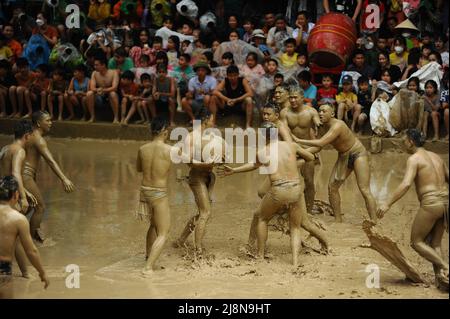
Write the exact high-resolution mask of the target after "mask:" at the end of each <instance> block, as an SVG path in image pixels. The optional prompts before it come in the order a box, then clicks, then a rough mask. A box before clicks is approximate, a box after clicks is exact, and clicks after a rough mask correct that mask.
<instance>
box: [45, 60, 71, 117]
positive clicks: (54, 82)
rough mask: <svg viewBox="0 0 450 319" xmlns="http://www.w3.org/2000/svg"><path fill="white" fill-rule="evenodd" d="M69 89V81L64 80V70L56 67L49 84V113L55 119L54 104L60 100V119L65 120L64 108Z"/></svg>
mask: <svg viewBox="0 0 450 319" xmlns="http://www.w3.org/2000/svg"><path fill="white" fill-rule="evenodd" d="M66 90H67V82H66V81H65V80H64V70H62V69H59V68H58V69H55V70H54V71H53V73H52V78H51V80H50V84H49V86H48V101H47V106H48V113H49V114H50V117H51V118H52V119H54V116H53V104H54V102H55V101H58V121H62V120H63V110H64V94H65V93H66Z"/></svg>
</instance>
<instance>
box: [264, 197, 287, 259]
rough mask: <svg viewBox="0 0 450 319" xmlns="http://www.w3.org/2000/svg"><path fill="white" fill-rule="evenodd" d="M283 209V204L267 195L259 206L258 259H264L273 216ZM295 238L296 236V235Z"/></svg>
mask: <svg viewBox="0 0 450 319" xmlns="http://www.w3.org/2000/svg"><path fill="white" fill-rule="evenodd" d="M280 208H281V204H280V203H279V202H276V201H274V200H273V199H272V198H271V197H270V196H267V195H265V196H264V198H263V199H262V201H261V203H260V205H259V211H260V214H259V217H258V224H257V227H256V236H257V244H258V245H257V257H258V258H264V252H265V249H266V241H267V235H268V234H267V233H268V227H267V224H268V223H269V221H270V220H271V219H272V217H273V215H274V214H275V213H276V212H277V211H278V210H279V209H280ZM294 236H295V235H294Z"/></svg>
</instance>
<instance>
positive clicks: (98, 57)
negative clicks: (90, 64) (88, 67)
mask: <svg viewBox="0 0 450 319" xmlns="http://www.w3.org/2000/svg"><path fill="white" fill-rule="evenodd" d="M94 61H98V62H100V64H101V65H106V64H107V63H108V61H107V60H106V56H104V55H103V54H102V55H95V58H94Z"/></svg>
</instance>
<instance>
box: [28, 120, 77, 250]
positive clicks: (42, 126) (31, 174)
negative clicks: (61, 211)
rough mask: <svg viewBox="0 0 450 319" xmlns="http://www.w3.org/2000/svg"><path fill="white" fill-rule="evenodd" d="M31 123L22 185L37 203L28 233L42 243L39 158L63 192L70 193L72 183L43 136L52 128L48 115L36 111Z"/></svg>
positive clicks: (72, 186) (42, 200) (42, 211)
mask: <svg viewBox="0 0 450 319" xmlns="http://www.w3.org/2000/svg"><path fill="white" fill-rule="evenodd" d="M31 119H32V122H33V134H32V135H31V137H30V139H29V141H28V143H27V145H26V146H25V152H26V157H25V164H24V167H23V171H22V178H23V185H24V186H25V189H27V190H28V191H29V192H30V193H31V194H32V195H33V196H34V197H35V198H36V201H37V204H36V207H35V208H34V212H33V215H32V216H31V219H30V231H31V236H32V237H33V239H35V240H37V241H39V242H43V241H44V239H45V237H44V234H43V232H42V230H41V228H40V227H41V221H42V217H43V216H44V211H45V204H44V199H43V197H42V195H41V192H40V190H39V187H38V186H37V184H36V173H37V169H38V167H39V161H40V159H41V157H43V158H44V159H45V161H46V162H47V164H48V165H49V166H50V168H51V169H52V170H53V172H55V174H56V175H57V176H58V177H59V179H60V180H61V181H62V183H63V186H64V190H65V191H66V192H67V193H70V192H72V191H73V190H74V185H73V184H72V182H71V181H70V180H69V179H68V178H67V177H66V176H65V175H64V174H63V172H62V171H61V168H60V167H59V165H58V164H57V163H56V161H55V160H54V158H53V155H52V153H51V152H50V150H49V149H48V146H47V142H46V141H45V139H44V137H43V136H44V134H46V133H48V132H49V131H50V129H51V127H52V120H51V118H50V114H48V113H47V112H43V111H37V112H35V113H33V115H32V116H31Z"/></svg>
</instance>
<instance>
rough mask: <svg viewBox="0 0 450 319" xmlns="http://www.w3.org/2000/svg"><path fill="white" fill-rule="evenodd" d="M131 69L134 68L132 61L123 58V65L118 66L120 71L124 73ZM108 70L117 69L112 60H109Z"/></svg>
mask: <svg viewBox="0 0 450 319" xmlns="http://www.w3.org/2000/svg"><path fill="white" fill-rule="evenodd" d="M132 68H134V63H133V60H132V59H131V58H125V60H124V61H123V64H122V65H121V66H120V71H121V72H125V71H129V70H131V69H132ZM108 69H110V70H116V69H117V63H116V60H115V59H114V58H111V59H109V61H108Z"/></svg>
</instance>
